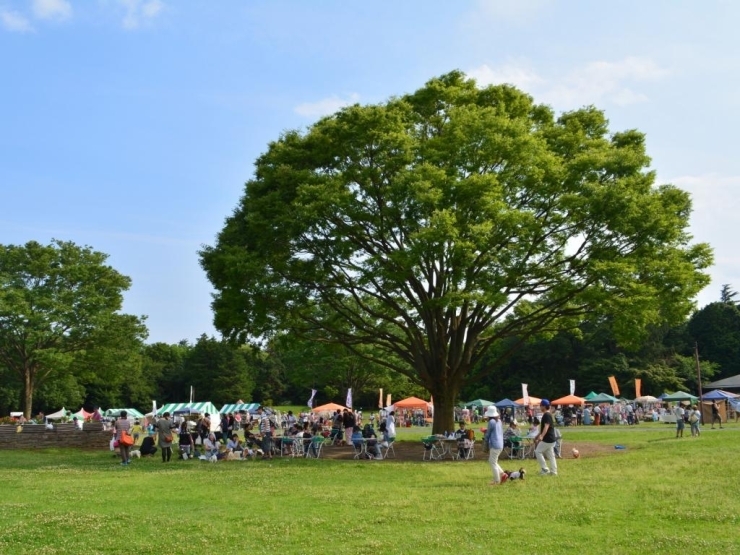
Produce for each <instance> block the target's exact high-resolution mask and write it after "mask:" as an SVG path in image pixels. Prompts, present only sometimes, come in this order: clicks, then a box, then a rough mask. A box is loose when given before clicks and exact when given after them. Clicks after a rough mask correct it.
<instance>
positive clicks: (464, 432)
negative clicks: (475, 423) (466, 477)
mask: <svg viewBox="0 0 740 555" xmlns="http://www.w3.org/2000/svg"><path fill="white" fill-rule="evenodd" d="M472 435H473V430H468V429H466V428H465V421H464V420H461V421H460V427H459V428H458V429H457V431H456V432H455V439H456V440H457V456H458V457H459V458H461V459H467V458H468V453H469V452H470V441H471V440H472V439H473V438H472V437H471V436H472Z"/></svg>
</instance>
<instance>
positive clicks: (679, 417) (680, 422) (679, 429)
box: [673, 403, 686, 439]
mask: <svg viewBox="0 0 740 555" xmlns="http://www.w3.org/2000/svg"><path fill="white" fill-rule="evenodd" d="M673 414H674V416H675V417H676V439H678V438H679V437H683V430H684V428H685V427H686V425H685V423H684V419H683V417H684V414H683V407H681V403H676V406H675V407H674V409H673Z"/></svg>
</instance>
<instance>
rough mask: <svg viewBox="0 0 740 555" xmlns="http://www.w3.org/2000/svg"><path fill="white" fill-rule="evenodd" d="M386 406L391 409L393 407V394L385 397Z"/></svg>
mask: <svg viewBox="0 0 740 555" xmlns="http://www.w3.org/2000/svg"><path fill="white" fill-rule="evenodd" d="M385 406H386V407H390V406H391V394H390V393H389V394H388V395H386V396H385Z"/></svg>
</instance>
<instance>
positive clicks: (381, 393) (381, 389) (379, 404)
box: [378, 387, 383, 409]
mask: <svg viewBox="0 0 740 555" xmlns="http://www.w3.org/2000/svg"><path fill="white" fill-rule="evenodd" d="M378 408H379V409H382V408H383V388H382V387H381V388H380V397H378Z"/></svg>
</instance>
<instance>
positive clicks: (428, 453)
mask: <svg viewBox="0 0 740 555" xmlns="http://www.w3.org/2000/svg"><path fill="white" fill-rule="evenodd" d="M421 442H422V444H423V445H424V454H423V455H422V457H421V460H423V461H426V460H430V461H436V460H437V459H439V458H440V456H441V451H440V448H439V441H438V440H437V438H436V437H435V436H429V437H425V438H422V440H421ZM427 457H429V458H427Z"/></svg>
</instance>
